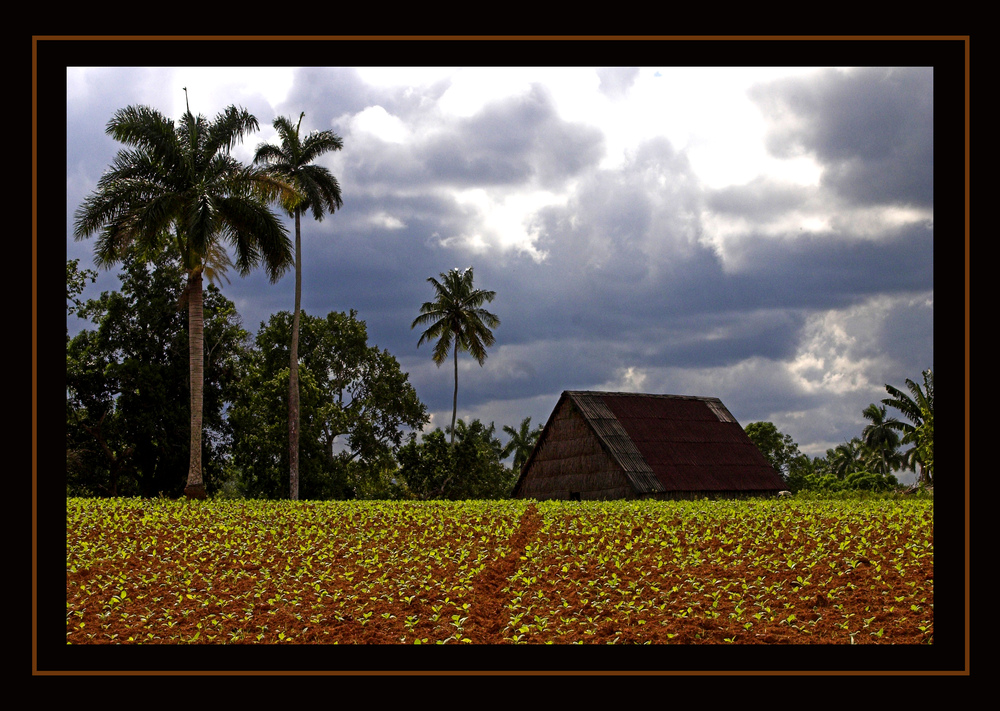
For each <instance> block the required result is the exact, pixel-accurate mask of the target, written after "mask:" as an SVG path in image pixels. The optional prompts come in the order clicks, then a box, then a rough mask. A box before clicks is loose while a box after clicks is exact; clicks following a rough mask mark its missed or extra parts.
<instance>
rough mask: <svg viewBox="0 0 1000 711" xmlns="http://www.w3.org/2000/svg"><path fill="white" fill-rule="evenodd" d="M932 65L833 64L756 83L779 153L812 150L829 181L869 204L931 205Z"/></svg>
mask: <svg viewBox="0 0 1000 711" xmlns="http://www.w3.org/2000/svg"><path fill="white" fill-rule="evenodd" d="M933 89H934V87H933V70H932V69H931V68H929V67H903V68H865V69H857V70H850V71H840V70H833V69H831V70H827V71H825V72H823V73H822V74H821V75H819V76H818V77H813V78H793V79H785V80H781V81H777V82H773V83H770V84H766V85H759V86H757V87H755V88H754V89H753V90H752V91H751V97H752V98H753V99H754V100H755V101H757V103H758V104H759V105H760V107H761V110H762V111H763V112H764V115H765V117H766V118H768V119H769V120H770V121H772V122H773V127H772V129H771V131H770V133H769V136H768V141H767V143H768V147H769V149H770V151H771V152H772V153H773V154H774V155H776V156H785V157H789V156H793V155H797V154H799V153H803V152H804V153H809V154H812V155H814V156H816V158H817V159H818V160H819V161H820V162H821V163H822V164H823V167H824V175H823V182H824V184H825V185H828V186H830V187H831V188H832V189H834V190H835V191H836V192H837V193H839V194H840V195H843V196H844V197H846V198H849V199H850V200H852V201H854V202H857V203H864V204H885V203H892V204H903V205H918V206H929V205H930V204H931V200H932V185H933V183H932V177H933V131H934V126H933V93H934V92H933Z"/></svg>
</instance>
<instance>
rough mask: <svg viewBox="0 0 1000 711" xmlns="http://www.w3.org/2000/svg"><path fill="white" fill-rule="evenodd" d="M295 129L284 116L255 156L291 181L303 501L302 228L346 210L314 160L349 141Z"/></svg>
mask: <svg viewBox="0 0 1000 711" xmlns="http://www.w3.org/2000/svg"><path fill="white" fill-rule="evenodd" d="M303 116H305V113H301V114H299V121H298V123H297V124H295V125H294V126H293V125H292V122H291V120H290V119H287V118H284V117H283V116H281V117H278V118H276V119H275V120H274V123H273V126H274V128H275V130H276V131H277V132H278V136H279V137H280V139H281V145H280V146H277V145H274V144H272V143H262V144H261V145H260V146H258V147H257V153H256V155H255V156H254V164H255V165H264V166H265V167H266V170H268V171H269V172H270V173H271V174H272V175H274V176H275V177H276V178H278V179H279V180H282V181H285V183H286V184H287V186H288V190H286V191H284V192H283V193H282V195H281V197H280V203H281V206H282V208H284V209H285V211H286V212H287V213H288V215H289V216H290V217H293V218H294V219H295V310H294V311H293V313H292V342H291V349H290V350H291V357H290V361H289V373H288V468H289V488H290V494H291V498H292V499H293V500H297V499H298V498H299V320H300V318H301V316H300V313H301V310H302V225H301V216H302V213H304V212H309V211H312V215H313V218H314V219H316V220H317V221H319V220H322V219H323V214H324V212H325V211H327V210H329V212H331V213H333V212H334V211H336V210H338V209H340V208H341V207H342V206H343V201H342V200H341V196H340V184H339V183H338V182H337V179H336V178H335V177H334V176H333V174H332V173H331V172H330V171H329V170H327V169H326V168H324V167H323V166H319V165H315V164H313V161H314V160H316V159H317V158H318V157H320V156H321V155H323V154H324V153H327V152H328V151H339V150H340V149H341V148H343V147H344V142H343V140H342V139H341V138H340V136H338V135H337V134H335V133H334V132H333V131H313V132H312V133H310V134H309V135H308V136H306V137H305V140H300V138H299V128H300V126H301V125H302V117H303Z"/></svg>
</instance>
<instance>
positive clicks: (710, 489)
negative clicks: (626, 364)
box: [513, 390, 785, 500]
mask: <svg viewBox="0 0 1000 711" xmlns="http://www.w3.org/2000/svg"><path fill="white" fill-rule="evenodd" d="M784 488H785V485H784V483H783V481H782V479H781V477H780V475H779V474H778V472H777V471H776V470H775V469H774V467H772V466H771V465H770V463H768V461H767V460H766V459H765V458H764V455H763V454H761V453H760V450H759V449H757V447H756V445H754V443H753V442H752V441H751V440H750V438H749V437H747V434H746V432H744V431H743V428H742V427H741V426H740V424H739V423H738V422H737V421H736V418H734V417H733V416H732V414H730V412H729V410H727V409H726V406H725V405H723V404H722V401H721V400H719V398H716V397H694V396H689V395H655V394H640V393H616V392H593V391H580V390H567V391H565V392H563V394H562V395H561V396H560V397H559V402H558V403H556V406H555V409H554V410H553V411H552V414H551V415H550V416H549V419H548V422H546V423H545V427H544V428H543V430H542V433H541V435H540V436H539V438H538V442H537V444H536V445H535V448H534V450H533V451H532V453H531V455H530V456H529V457H528V460H527V461H526V462H525V464H524V466H523V467H522V468H521V474H520V477H519V478H518V480H517V484H516V485H515V486H514V492H513V495H514V497H515V498H530V499H575V500H583V499H640V498H662V499H694V498H702V497H712V498H742V497H748V496H771V495H775V494H777V493H778V491H780V490H782V489H784Z"/></svg>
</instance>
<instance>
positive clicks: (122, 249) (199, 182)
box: [74, 106, 292, 498]
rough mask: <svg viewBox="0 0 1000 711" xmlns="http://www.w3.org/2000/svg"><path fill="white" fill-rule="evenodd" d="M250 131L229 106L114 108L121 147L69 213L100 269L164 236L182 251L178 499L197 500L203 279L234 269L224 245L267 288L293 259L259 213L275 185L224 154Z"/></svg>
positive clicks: (113, 130)
mask: <svg viewBox="0 0 1000 711" xmlns="http://www.w3.org/2000/svg"><path fill="white" fill-rule="evenodd" d="M257 128H258V125H257V119H256V118H254V117H253V115H251V114H249V113H248V112H247V111H246V110H244V109H237V108H236V107H235V106H230V107H228V108H227V109H225V110H224V111H222V112H221V113H220V114H219V115H218V116H217V117H216V118H215V120H213V121H209V120H207V119H206V118H205V117H204V116H202V115H200V114H199V115H198V116H197V117H196V116H194V115H192V113H191V110H190V108H188V110H187V111H186V113H185V114H184V116H183V117H182V118H181V120H180V121H179V122H178V124H176V125H175V124H174V122H173V121H172V120H170V119H167V118H166V117H164V116H163V115H162V114H160V113H159V112H158V111H156V110H155V109H151V108H149V107H146V106H129V107H126V108H124V109H121V110H119V111H118V112H117V113H115V115H114V116H113V117H112V119H111V120H110V121H109V122H108V125H107V127H106V132H107V133H108V134H109V135H110V136H112V137H113V138H115V139H116V140H117V141H119V142H121V143H123V144H125V145H126V146H128V147H129V149H128V150H124V149H123V150H120V151H119V152H118V155H117V156H116V158H115V161H114V163H113V164H112V166H111V168H110V169H109V170H108V171H107V172H106V173H105V174H104V175H103V176H102V177H101V179H100V181H99V182H98V184H97V189H96V190H95V191H94V193H92V194H91V195H90V196H89V197H88V198H87V199H86V200H85V201H84V202H83V204H82V205H81V206H80V207H79V208H78V209H77V211H76V215H75V225H74V238H75V239H77V240H80V239H86V238H88V237H90V236H92V235H94V234H95V233H99V237H98V239H97V242H96V245H95V262H96V264H97V265H98V266H99V267H103V268H110V267H111V266H112V265H114V264H117V263H118V262H120V261H122V259H123V258H124V257H125V256H126V255H127V254H129V253H133V254H138V255H140V256H142V255H148V256H150V257H151V256H152V255H155V254H158V253H159V252H160V250H161V248H162V246H163V244H164V242H166V241H168V240H170V241H173V242H174V243H175V245H176V247H177V250H178V252H179V254H180V259H181V263H182V266H183V268H184V270H185V272H186V274H187V288H186V290H185V297H184V299H185V301H186V304H187V309H188V344H189V346H188V347H189V353H188V357H189V366H190V371H191V393H190V395H191V442H190V444H191V453H190V466H189V469H188V478H187V486H186V488H185V489H184V493H185V494H186V495H187V496H188V497H192V498H203V497H204V496H205V486H204V483H203V480H202V466H201V448H202V398H203V386H204V313H203V305H202V278H203V275H204V276H209V277H210V278H211V277H212V276H213V274H214V275H221V274H222V273H223V272H224V271H225V269H226V267H227V266H231V265H232V262H230V260H229V256H228V254H227V253H226V251H225V249H224V248H222V246H221V243H222V242H226V243H228V244H229V245H230V246H231V247H232V248H233V249H234V251H235V254H236V263H235V266H236V267H237V268H238V269H239V271H240V273H241V274H242V275H246V274H248V273H250V271H252V270H253V268H255V267H257V266H258V265H263V267H264V269H265V271H266V272H267V274H268V276H269V277H270V279H271V281H272V282H275V281H277V280H278V279H279V278H280V277H281V275H282V274H283V273H284V272H285V271H286V270H287V268H288V266H289V265H290V263H291V256H292V254H291V240H289V238H288V233H287V231H286V230H285V229H284V228H283V227H282V226H281V224H280V222H279V221H278V218H277V216H276V215H274V214H273V213H272V212H271V211H270V210H269V209H268V207H267V201H268V200H270V199H271V198H272V197H273V195H274V194H275V189H276V186H275V184H274V181H273V180H272V179H270V178H269V177H268V176H266V175H264V174H263V173H261V172H259V171H255V170H252V169H248V168H246V167H245V166H243V165H242V164H241V163H240V162H239V161H237V160H236V159H235V158H233V157H232V155H231V154H230V151H231V150H232V148H233V147H234V146H235V145H236V144H237V143H238V142H241V141H242V140H243V136H244V135H245V134H247V133H249V132H251V131H255V130H257Z"/></svg>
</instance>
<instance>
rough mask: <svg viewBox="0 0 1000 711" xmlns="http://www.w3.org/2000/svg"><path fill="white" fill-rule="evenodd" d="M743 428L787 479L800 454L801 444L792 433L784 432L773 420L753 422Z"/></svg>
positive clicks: (766, 457)
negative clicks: (794, 461) (790, 468)
mask: <svg viewBox="0 0 1000 711" xmlns="http://www.w3.org/2000/svg"><path fill="white" fill-rule="evenodd" d="M743 430H744V431H745V432H746V433H747V436H748V437H749V438H750V441H751V442H753V443H754V444H755V445H757V449H759V450H760V453H761V454H763V455H764V458H765V459H766V460H767V461H768V462H769V463H770V464H771V466H772V467H774V468H775V469H776V470H777V471H778V473H779V474H781V476H782V477H783V478H785V479H787V477H788V471H789V467H790V465H791V463H792V461H793V460H794V459H795V458H796V457H798V456H799V446H798V445H797V444H795V442H794V441H793V440H792V437H791V435H786V434H782V433H781V432H780V431H779V430H778V428H777V427H775V426H774V423H772V422H751V423H750V424H748V425H747V426H746V427H744V428H743Z"/></svg>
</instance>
